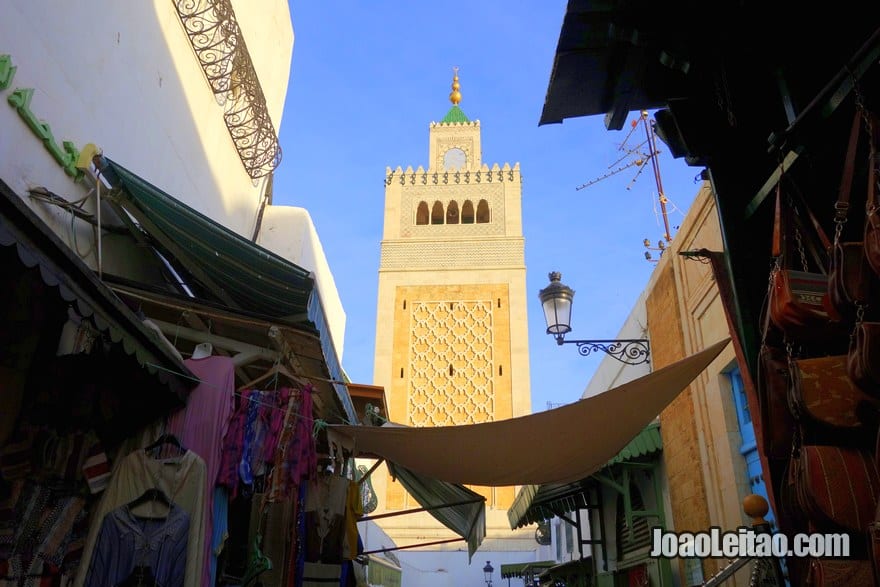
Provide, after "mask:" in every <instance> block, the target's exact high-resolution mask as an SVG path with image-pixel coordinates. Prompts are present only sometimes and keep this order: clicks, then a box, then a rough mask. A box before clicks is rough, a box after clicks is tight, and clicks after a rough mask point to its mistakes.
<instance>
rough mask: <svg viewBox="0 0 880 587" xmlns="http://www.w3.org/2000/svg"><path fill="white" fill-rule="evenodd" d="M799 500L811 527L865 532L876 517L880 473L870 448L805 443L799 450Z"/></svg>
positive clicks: (817, 530)
mask: <svg viewBox="0 0 880 587" xmlns="http://www.w3.org/2000/svg"><path fill="white" fill-rule="evenodd" d="M796 458H797V459H798V469H797V470H798V473H799V477H798V479H797V500H798V503H799V505H800V508H801V510H802V511H803V512H804V513H805V514H806V516H807V518H808V520H809V525H810V530H811V531H814V532H831V531H835V530H843V531H848V532H852V533H857V534H862V533H865V532H866V531H867V530H868V527H869V525H870V524H871V522H873V521H874V517H875V513H876V509H877V503H878V499H880V475H878V473H877V467H876V465H875V464H874V458H873V456H872V455H871V453H870V452H869V451H863V450H857V449H852V448H843V447H840V446H818V445H804V446H802V447H800V449H799V450H798V454H797V457H796Z"/></svg>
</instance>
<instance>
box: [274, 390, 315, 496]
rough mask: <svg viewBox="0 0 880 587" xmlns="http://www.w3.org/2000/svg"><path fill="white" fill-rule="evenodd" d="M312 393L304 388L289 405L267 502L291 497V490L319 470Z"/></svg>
mask: <svg viewBox="0 0 880 587" xmlns="http://www.w3.org/2000/svg"><path fill="white" fill-rule="evenodd" d="M313 391H314V387H312V386H311V385H306V386H305V387H304V388H303V390H302V392H301V393H299V394H297V395H295V396H291V400H290V401H289V402H288V407H287V411H286V413H285V414H284V423H283V425H282V428H281V432H280V435H279V438H278V449H277V450H276V451H275V468H274V470H273V472H272V475H271V478H270V480H269V501H279V500H284V499H288V498H290V496H291V493H292V492H293V491H294V490H295V489H294V488H296V487H299V486H300V484H301V483H302V481H304V480H307V479H311V478H313V477H314V476H315V473H316V471H317V469H318V455H317V450H316V448H315V437H314V436H313V435H312V427H313V426H314V420H313V418H312V392H313ZM297 398H298V400H299V401H296V399H297Z"/></svg>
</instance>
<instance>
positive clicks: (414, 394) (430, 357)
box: [407, 300, 495, 426]
mask: <svg viewBox="0 0 880 587" xmlns="http://www.w3.org/2000/svg"><path fill="white" fill-rule="evenodd" d="M492 322H493V316H492V301H491V300H482V301H461V300H459V301H453V302H447V301H437V302H414V303H413V307H412V314H411V319H410V356H409V373H410V377H409V390H408V392H409V394H408V395H409V402H408V407H409V413H408V414H407V420H408V422H407V423H408V424H409V425H411V426H452V425H456V424H473V423H478V422H487V421H490V420H492V419H493V414H494V413H495V394H494V389H493V372H494V361H493V351H492V349H493V340H492V333H493V328H492Z"/></svg>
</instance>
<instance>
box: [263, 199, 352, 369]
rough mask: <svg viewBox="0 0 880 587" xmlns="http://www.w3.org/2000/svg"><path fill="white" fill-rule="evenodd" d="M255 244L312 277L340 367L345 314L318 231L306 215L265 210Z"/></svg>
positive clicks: (274, 208) (289, 209)
mask: <svg viewBox="0 0 880 587" xmlns="http://www.w3.org/2000/svg"><path fill="white" fill-rule="evenodd" d="M257 243H258V244H259V245H261V246H263V247H265V248H267V249H269V250H270V251H273V252H275V253H277V254H278V255H281V256H282V257H284V258H285V259H287V260H288V261H290V262H292V263H295V264H297V265H299V266H300V267H302V268H303V269H307V270H309V271H311V272H312V273H313V274H314V277H315V284H316V285H317V289H318V294H319V295H320V296H321V305H322V306H323V308H324V315H325V316H326V319H327V325H328V327H329V329H330V336H331V337H332V339H333V347H334V348H335V349H336V356H337V357H339V361H340V363H341V362H342V349H343V346H344V344H345V319H346V318H345V310H344V309H343V307H342V300H341V299H340V297H339V291H338V290H337V289H336V282H335V280H334V279H333V273H332V272H331V271H330V265H329V264H328V263H327V257H326V256H325V255H324V248H323V247H322V246H321V240H320V239H319V238H318V231H317V230H316V229H315V225H314V223H313V222H312V217H311V216H310V215H309V213H308V211H307V210H306V209H305V208H297V207H295V206H266V211H265V212H264V213H263V222H262V226H261V228H260V235H259V237H258V239H257Z"/></svg>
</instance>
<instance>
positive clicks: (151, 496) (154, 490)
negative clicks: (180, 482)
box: [126, 487, 171, 509]
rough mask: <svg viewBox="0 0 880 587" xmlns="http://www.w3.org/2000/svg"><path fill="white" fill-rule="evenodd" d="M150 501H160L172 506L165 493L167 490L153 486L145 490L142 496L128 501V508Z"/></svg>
mask: <svg viewBox="0 0 880 587" xmlns="http://www.w3.org/2000/svg"><path fill="white" fill-rule="evenodd" d="M148 501H158V502H159V503H161V504H163V505H165V506H168V507H169V508H170V507H171V500H170V499H169V498H168V496H167V495H165V492H164V491H162V490H161V489H159V488H158V487H151V488H149V489H147V490H146V491H144V492H143V493H142V494H141V495H140V497H136V498H134V499H133V500H131V501H130V502H128V504H126V505H128V508H129V509H131V508H134V507H137V506H139V505H141V504H144V503H147V502H148Z"/></svg>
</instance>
